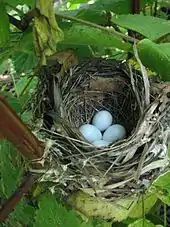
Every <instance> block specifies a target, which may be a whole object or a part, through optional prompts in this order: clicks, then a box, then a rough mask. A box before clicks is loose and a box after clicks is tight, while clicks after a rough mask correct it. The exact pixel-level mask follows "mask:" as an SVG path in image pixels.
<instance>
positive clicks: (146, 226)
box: [128, 219, 155, 227]
mask: <svg viewBox="0 0 170 227" xmlns="http://www.w3.org/2000/svg"><path fill="white" fill-rule="evenodd" d="M128 227H155V225H154V224H153V223H152V222H150V221H148V220H146V219H145V220H143V219H140V220H136V221H135V222H133V223H132V224H130V225H128Z"/></svg>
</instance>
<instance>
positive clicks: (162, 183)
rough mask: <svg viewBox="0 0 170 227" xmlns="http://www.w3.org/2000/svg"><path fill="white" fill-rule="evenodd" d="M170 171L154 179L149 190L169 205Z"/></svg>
mask: <svg viewBox="0 0 170 227" xmlns="http://www.w3.org/2000/svg"><path fill="white" fill-rule="evenodd" d="M169 182H170V172H169V171H168V172H167V173H165V174H163V175H161V176H160V177H159V178H158V179H157V180H155V181H154V183H153V185H152V187H151V191H152V192H153V193H155V195H156V196H157V197H158V198H159V199H160V200H162V201H163V202H164V203H166V204H168V205H169V206H170V184H169Z"/></svg>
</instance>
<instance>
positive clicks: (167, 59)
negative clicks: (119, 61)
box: [137, 39, 170, 81]
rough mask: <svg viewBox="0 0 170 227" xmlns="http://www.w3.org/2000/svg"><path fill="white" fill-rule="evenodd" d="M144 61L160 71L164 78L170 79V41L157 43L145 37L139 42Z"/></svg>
mask: <svg viewBox="0 0 170 227" xmlns="http://www.w3.org/2000/svg"><path fill="white" fill-rule="evenodd" d="M137 48H138V52H139V57H140V59H141V61H142V63H143V64H144V65H145V66H147V67H148V68H150V69H151V70H152V71H154V72H156V73H159V74H160V76H161V78H162V79H163V80H166V81H169V80H170V73H169V72H170V43H162V44H155V43H154V42H152V41H150V40H148V39H143V40H142V41H140V42H139V43H138V44H137Z"/></svg>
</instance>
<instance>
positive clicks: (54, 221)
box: [34, 195, 92, 227]
mask: <svg viewBox="0 0 170 227" xmlns="http://www.w3.org/2000/svg"><path fill="white" fill-rule="evenodd" d="M37 226H38V227H56V226H58V227H69V226H74V227H80V226H81V227H85V226H87V227H92V226H91V225H90V224H88V223H85V222H83V221H82V220H81V219H80V218H79V217H78V216H77V215H76V214H75V213H74V212H73V211H72V210H70V211H68V210H67V209H66V208H65V207H64V206H62V205H61V204H59V203H58V202H57V200H56V198H55V197H54V196H52V195H44V196H43V197H42V198H41V199H40V201H39V209H38V210H37V213H36V217H35V223H34V227H37Z"/></svg>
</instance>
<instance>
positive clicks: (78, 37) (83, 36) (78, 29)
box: [63, 23, 131, 51]
mask: <svg viewBox="0 0 170 227" xmlns="http://www.w3.org/2000/svg"><path fill="white" fill-rule="evenodd" d="M68 25H69V28H64V29H63V31H64V36H65V39H64V43H66V44H76V45H77V44H80V45H92V46H101V47H103V46H105V47H108V46H114V47H116V48H119V49H122V50H126V51H127V50H130V48H131V45H130V44H128V43H123V42H122V39H121V38H120V37H116V36H115V35H114V33H113V32H114V30H113V32H112V30H110V31H109V30H108V31H102V30H100V29H97V28H92V27H90V26H86V25H80V24H73V25H72V26H70V23H69V24H68Z"/></svg>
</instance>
